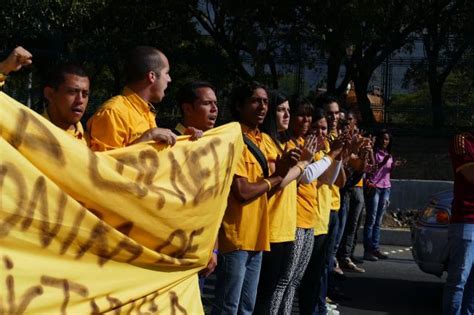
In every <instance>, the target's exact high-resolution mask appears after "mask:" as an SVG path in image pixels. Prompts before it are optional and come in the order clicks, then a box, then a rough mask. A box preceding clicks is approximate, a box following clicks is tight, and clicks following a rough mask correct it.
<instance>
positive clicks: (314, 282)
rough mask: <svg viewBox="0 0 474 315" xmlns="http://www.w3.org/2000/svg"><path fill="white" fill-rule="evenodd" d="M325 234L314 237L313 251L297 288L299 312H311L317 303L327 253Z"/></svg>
mask: <svg viewBox="0 0 474 315" xmlns="http://www.w3.org/2000/svg"><path fill="white" fill-rule="evenodd" d="M327 248H328V243H327V234H322V235H317V236H315V237H314V246H313V251H312V252H311V259H310V260H309V264H308V267H307V268H306V271H305V273H304V276H303V279H302V280H301V284H300V288H299V290H298V299H299V306H300V314H313V312H314V310H315V308H316V304H317V303H318V299H319V295H320V289H321V288H320V286H321V281H320V280H321V275H322V274H323V271H324V267H325V260H326V254H327Z"/></svg>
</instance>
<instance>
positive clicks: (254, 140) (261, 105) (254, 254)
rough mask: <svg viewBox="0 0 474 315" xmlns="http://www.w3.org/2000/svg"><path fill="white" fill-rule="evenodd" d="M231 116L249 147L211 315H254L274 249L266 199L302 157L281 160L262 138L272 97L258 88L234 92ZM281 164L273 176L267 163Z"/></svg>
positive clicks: (237, 179)
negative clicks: (265, 257) (265, 259)
mask: <svg viewBox="0 0 474 315" xmlns="http://www.w3.org/2000/svg"><path fill="white" fill-rule="evenodd" d="M231 104H232V105H231V106H232V107H231V109H232V111H233V114H234V117H235V118H236V119H237V120H238V121H239V122H240V123H241V127H242V133H243V136H244V140H245V141H246V147H245V148H244V151H243V153H242V157H241V159H240V160H239V162H238V165H237V171H236V173H235V176H234V179H233V183H232V186H231V192H230V194H229V198H228V205H227V209H226V213H225V215H224V219H223V222H222V227H221V230H220V231H219V251H220V255H219V265H218V267H217V284H216V291H215V295H216V299H215V304H214V308H213V312H212V314H237V313H239V314H252V312H253V310H254V307H255V299H256V294H257V286H258V279H259V274H260V266H261V262H262V251H264V250H266V251H268V250H269V249H270V228H269V219H268V208H267V193H269V192H270V193H272V192H274V191H275V189H276V187H278V185H279V184H280V183H281V181H282V179H283V178H284V177H285V175H286V174H287V173H288V170H289V169H290V167H291V166H293V165H294V164H296V162H297V161H298V159H299V155H298V156H296V155H294V154H293V152H291V151H289V152H291V153H288V154H286V155H283V156H282V158H281V159H278V160H277V153H276V152H275V151H274V150H273V145H271V141H272V140H271V138H270V136H268V135H267V134H264V133H262V132H260V130H259V129H258V126H259V125H260V124H261V123H262V122H263V120H264V119H265V116H266V114H267V110H268V95H267V91H266V89H265V87H264V86H262V85H261V84H258V83H256V82H253V83H249V84H244V85H242V86H239V87H237V88H236V89H234V91H233V96H232V103H231ZM272 160H274V161H277V163H276V165H275V172H274V173H273V174H272V175H271V176H270V175H269V172H268V161H272Z"/></svg>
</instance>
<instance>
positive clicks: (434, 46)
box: [422, 0, 474, 127]
mask: <svg viewBox="0 0 474 315" xmlns="http://www.w3.org/2000/svg"><path fill="white" fill-rule="evenodd" d="M441 2H442V1H440V0H427V1H425V2H424V5H425V6H426V7H427V10H426V11H427V19H426V23H425V28H424V29H423V32H422V38H423V43H424V46H425V51H426V56H427V59H428V63H427V68H426V72H427V76H428V85H429V89H430V94H431V108H432V111H433V126H434V127H442V126H443V125H444V123H445V115H444V106H443V85H444V84H445V82H446V79H447V77H448V76H449V74H450V73H451V71H452V70H453V68H454V67H455V65H456V64H457V63H458V62H459V60H460V59H461V58H462V56H463V55H464V54H465V53H466V52H467V51H468V49H469V47H470V46H472V44H473V42H472V33H473V31H474V27H473V21H472V19H473V14H472V12H474V5H473V4H472V2H471V1H467V0H452V1H449V4H448V5H443V3H441Z"/></svg>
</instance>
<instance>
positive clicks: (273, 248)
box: [254, 242, 293, 314]
mask: <svg viewBox="0 0 474 315" xmlns="http://www.w3.org/2000/svg"><path fill="white" fill-rule="evenodd" d="M292 244H293V242H283V243H270V251H269V252H263V257H262V268H261V270H260V280H259V282H258V290H257V303H256V304H255V311H254V314H269V310H270V301H271V297H272V294H273V292H274V291H275V289H276V286H277V283H278V280H279V279H280V278H281V277H282V276H283V275H284V274H285V272H286V270H287V269H288V265H289V263H290V259H289V257H290V254H291V249H292Z"/></svg>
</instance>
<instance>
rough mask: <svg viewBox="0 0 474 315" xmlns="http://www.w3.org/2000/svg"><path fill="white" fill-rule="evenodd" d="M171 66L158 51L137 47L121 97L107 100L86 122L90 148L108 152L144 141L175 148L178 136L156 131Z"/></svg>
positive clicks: (161, 129)
mask: <svg viewBox="0 0 474 315" xmlns="http://www.w3.org/2000/svg"><path fill="white" fill-rule="evenodd" d="M169 70H170V66H169V63H168V58H166V56H165V55H164V54H163V53H162V52H161V51H159V50H158V49H156V48H153V47H149V46H138V47H136V48H135V49H133V50H132V51H131V52H130V53H129V55H128V57H127V59H126V62H125V74H126V86H125V88H124V90H123V92H122V94H121V95H118V96H115V97H113V98H111V99H109V100H108V101H106V102H105V103H104V104H103V105H102V107H101V108H100V109H99V110H98V111H97V112H96V113H95V114H94V116H92V117H91V118H90V119H89V121H88V122H87V127H88V130H89V135H90V147H91V149H92V150H94V151H105V150H111V149H115V148H121V147H126V146H129V145H131V144H134V143H138V142H145V141H152V140H153V141H156V142H165V143H167V144H169V145H174V143H175V142H176V135H175V134H174V133H173V132H172V131H171V130H169V129H163V128H157V126H156V121H155V118H156V117H155V112H156V111H155V107H154V105H153V104H157V103H159V102H161V100H162V99H163V98H164V96H165V90H166V88H167V87H168V83H170V82H171V77H170V75H169Z"/></svg>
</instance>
